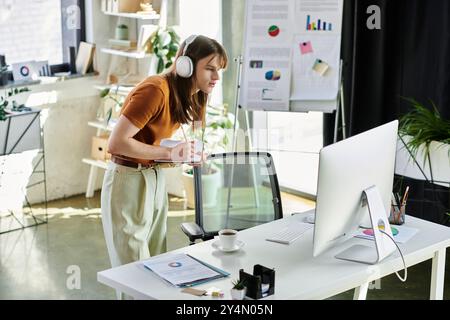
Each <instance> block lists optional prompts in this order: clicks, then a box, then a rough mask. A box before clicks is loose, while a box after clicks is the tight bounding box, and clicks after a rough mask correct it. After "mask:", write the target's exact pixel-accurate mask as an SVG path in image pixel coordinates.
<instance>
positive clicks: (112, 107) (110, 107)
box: [97, 85, 125, 126]
mask: <svg viewBox="0 0 450 320" xmlns="http://www.w3.org/2000/svg"><path fill="white" fill-rule="evenodd" d="M118 90H119V86H118V85H117V86H116V89H115V90H113V91H112V92H111V89H110V88H105V89H103V90H102V91H100V98H102V99H103V100H104V107H103V108H102V109H101V110H102V111H103V114H97V118H103V122H104V125H105V126H108V124H109V122H110V120H111V118H112V115H113V114H117V113H118V112H119V110H120V108H122V105H123V102H124V98H125V97H124V96H119V95H118ZM110 101H111V102H112V104H111V103H109V102H110ZM105 107H106V108H105Z"/></svg>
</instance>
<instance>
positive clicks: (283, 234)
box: [266, 223, 314, 244]
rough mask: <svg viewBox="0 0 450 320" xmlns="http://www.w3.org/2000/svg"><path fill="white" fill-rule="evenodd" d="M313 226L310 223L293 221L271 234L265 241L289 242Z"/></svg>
mask: <svg viewBox="0 0 450 320" xmlns="http://www.w3.org/2000/svg"><path fill="white" fill-rule="evenodd" d="M312 227H314V225H313V224H310V223H295V224H291V225H289V226H287V227H285V228H283V229H281V230H280V231H279V232H277V233H275V234H273V235H272V236H271V237H270V238H267V239H266V240H267V241H272V242H278V243H283V244H290V243H292V242H294V241H295V240H297V239H298V238H300V237H301V236H302V235H303V234H304V233H305V232H306V231H308V230H309V229H311V228H312Z"/></svg>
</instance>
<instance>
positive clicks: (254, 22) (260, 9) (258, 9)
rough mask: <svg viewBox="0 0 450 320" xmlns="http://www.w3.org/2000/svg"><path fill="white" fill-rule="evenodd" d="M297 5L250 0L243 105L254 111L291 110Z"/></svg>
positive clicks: (285, 0)
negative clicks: (293, 36) (294, 12)
mask: <svg viewBox="0 0 450 320" xmlns="http://www.w3.org/2000/svg"><path fill="white" fill-rule="evenodd" d="M293 11H294V2H292V1H288V0H276V1H273V0H267V1H258V0H249V1H248V2H247V10H246V12H247V17H246V24H247V26H246V34H245V39H246V41H245V42H246V46H245V51H244V64H243V68H244V72H243V81H242V89H241V92H242V95H241V96H240V99H241V100H240V103H241V105H242V106H244V107H245V108H247V109H252V110H268V111H274V110H282V111H287V110H288V109H289V95H290V80H291V53H292V46H291V42H292V35H293V34H292V32H291V30H292V29H293Z"/></svg>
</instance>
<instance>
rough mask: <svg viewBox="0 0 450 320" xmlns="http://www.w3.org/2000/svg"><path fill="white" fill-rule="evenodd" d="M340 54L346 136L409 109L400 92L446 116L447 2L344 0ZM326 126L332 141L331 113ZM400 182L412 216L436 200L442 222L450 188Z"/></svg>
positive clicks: (449, 65)
mask: <svg viewBox="0 0 450 320" xmlns="http://www.w3.org/2000/svg"><path fill="white" fill-rule="evenodd" d="M370 5H377V6H379V8H380V9H381V10H380V11H381V12H380V13H381V14H380V16H381V29H379V30H377V29H374V30H371V29H369V28H368V27H367V19H368V18H369V17H370V16H371V14H372V12H371V13H367V8H368V7H369V6H370ZM341 57H342V59H343V62H344V65H343V66H344V68H343V81H344V82H343V83H344V97H345V108H346V110H345V116H346V122H347V127H346V133H347V136H352V135H355V134H358V133H360V132H363V131H366V130H369V129H371V128H374V127H376V126H379V125H381V124H384V123H386V122H389V121H391V120H394V119H398V118H399V116H400V115H402V114H405V113H406V112H408V111H409V110H410V109H411V106H410V104H409V103H408V102H407V101H405V100H404V99H403V98H402V97H408V98H414V99H416V100H417V101H419V102H422V103H425V104H426V105H428V106H429V107H431V103H429V101H433V102H434V103H435V104H436V106H437V108H438V110H439V111H440V113H441V115H442V116H443V117H444V118H446V119H450V1H448V0H378V1H377V0H370V1H369V0H344V15H343V26H342V47H341ZM324 129H325V132H324V143H325V145H326V144H330V143H332V141H333V140H332V139H333V130H334V115H326V116H325V119H324ZM340 133H342V132H340ZM341 137H342V135H339V138H341ZM404 183H408V184H412V185H413V188H411V189H413V190H414V191H413V193H411V194H410V202H411V203H413V204H414V201H416V202H417V203H416V204H417V205H416V207H415V208H412V210H413V213H414V215H417V216H426V215H427V212H426V211H433V212H436V203H439V208H440V209H439V210H438V211H442V212H441V213H439V214H437V215H436V218H432V219H431V220H433V221H436V222H442V217H445V207H446V208H449V202H450V200H449V192H448V188H439V187H435V186H433V185H430V184H427V183H423V182H419V181H406V182H404ZM430 206H431V207H430ZM410 213H411V211H410ZM428 216H429V215H428ZM444 220H445V219H444Z"/></svg>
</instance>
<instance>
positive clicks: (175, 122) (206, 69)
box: [101, 35, 228, 267]
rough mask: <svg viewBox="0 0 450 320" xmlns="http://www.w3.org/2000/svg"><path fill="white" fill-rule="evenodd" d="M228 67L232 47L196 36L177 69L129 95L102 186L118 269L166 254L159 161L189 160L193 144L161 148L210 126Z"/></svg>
mask: <svg viewBox="0 0 450 320" xmlns="http://www.w3.org/2000/svg"><path fill="white" fill-rule="evenodd" d="M227 63H228V58H227V54H226V52H225V49H224V48H223V47H222V45H220V44H219V43H218V42H217V41H215V40H213V39H210V38H208V37H205V36H201V35H199V36H190V37H189V38H187V39H186V40H185V41H184V42H183V43H182V45H181V46H180V49H179V51H178V53H177V56H176V60H175V63H174V65H173V66H172V67H171V68H170V69H169V70H168V72H167V73H163V74H160V75H156V76H151V77H148V78H147V79H145V80H144V81H142V82H141V83H139V84H138V85H137V86H136V88H134V89H133V91H132V92H130V94H129V95H128V96H127V98H126V100H125V102H124V104H123V106H122V110H121V115H120V117H119V119H118V122H117V124H116V126H115V127H114V130H113V131H112V133H111V136H110V139H109V144H108V149H109V150H108V151H109V152H110V153H111V154H112V157H111V162H110V163H109V164H108V169H107V170H106V173H105V177H104V180H103V187H102V194H101V211H102V223H103V231H104V234H105V239H106V244H107V248H108V253H109V257H110V261H111V265H112V266H113V267H115V266H119V265H122V264H126V263H129V262H132V261H137V260H141V259H145V258H148V257H150V256H154V255H157V254H160V253H162V252H164V251H166V229H167V228H166V220H167V210H168V201H167V198H168V197H167V192H166V190H165V182H164V177H163V172H162V170H161V168H162V167H163V165H162V164H158V163H157V162H155V160H166V161H167V160H169V161H177V160H178V161H179V160H182V161H189V159H192V158H190V157H192V148H191V143H190V142H187V141H185V142H184V143H182V144H179V145H178V146H176V147H174V148H166V147H162V146H160V142H161V139H164V138H170V137H171V136H172V134H173V133H174V132H175V131H176V130H177V129H178V128H179V127H180V125H182V124H186V123H193V122H194V121H203V120H204V116H205V113H206V111H205V108H206V103H207V99H208V94H210V93H211V92H212V90H213V89H214V86H215V85H216V83H217V81H218V80H219V71H220V70H221V69H224V68H226V66H227Z"/></svg>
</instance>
